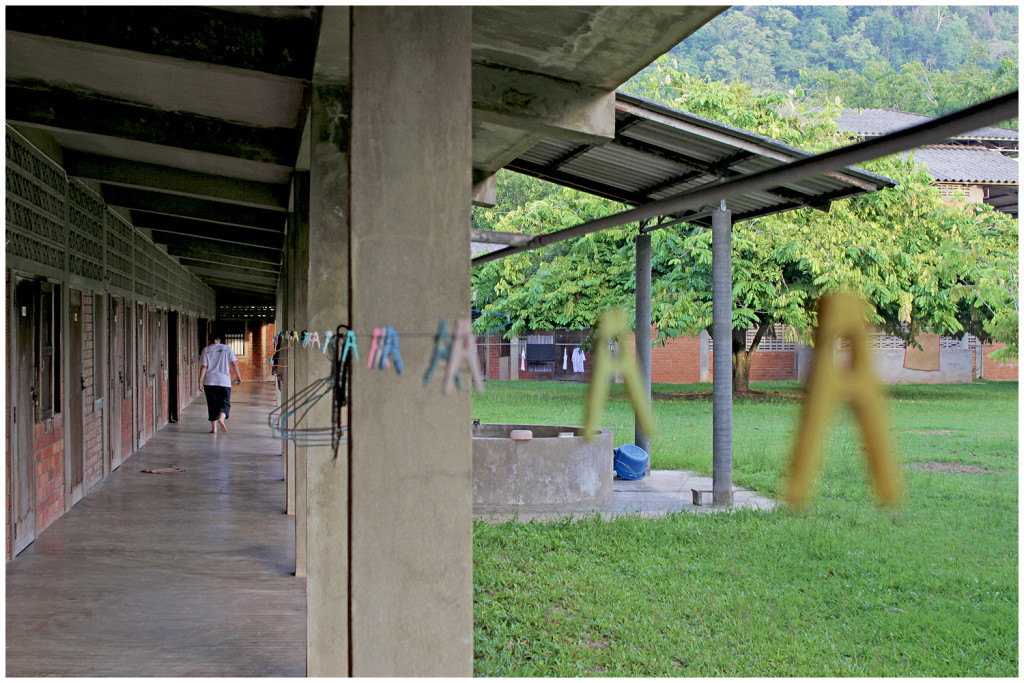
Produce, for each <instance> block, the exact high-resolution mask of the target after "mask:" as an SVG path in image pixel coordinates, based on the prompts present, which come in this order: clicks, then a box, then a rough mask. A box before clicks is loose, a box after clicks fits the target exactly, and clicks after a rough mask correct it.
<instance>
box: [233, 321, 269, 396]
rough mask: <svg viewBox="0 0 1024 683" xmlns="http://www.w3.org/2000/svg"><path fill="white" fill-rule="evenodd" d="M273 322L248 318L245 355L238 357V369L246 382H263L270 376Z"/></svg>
mask: <svg viewBox="0 0 1024 683" xmlns="http://www.w3.org/2000/svg"><path fill="white" fill-rule="evenodd" d="M273 338H274V323H268V322H264V321H261V320H250V321H248V322H247V323H246V326H245V348H246V351H247V353H246V355H244V356H242V357H240V358H239V359H238V370H239V371H240V372H241V373H242V379H243V380H244V381H246V382H264V381H266V380H269V379H270V378H271V375H270V356H271V355H273V351H272V349H271V346H272V340H273Z"/></svg>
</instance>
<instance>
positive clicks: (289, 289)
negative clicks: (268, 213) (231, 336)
mask: <svg viewBox="0 0 1024 683" xmlns="http://www.w3.org/2000/svg"><path fill="white" fill-rule="evenodd" d="M294 232H295V220H294V217H293V215H292V214H289V215H288V234H287V235H286V236H285V251H284V255H283V258H282V262H281V278H280V281H279V283H278V297H277V299H278V304H277V318H276V319H275V324H276V325H275V326H276V330H277V332H282V331H284V330H287V329H290V328H291V320H292V314H291V307H292V294H293V292H294V291H295V289H294V283H295V269H294V267H293V263H292V248H291V239H292V235H293V234H294ZM281 344H282V345H283V344H284V342H281ZM291 356H292V354H291V352H289V351H287V350H285V351H281V353H280V354H278V358H279V359H280V363H281V366H282V367H280V368H278V372H279V373H280V374H279V377H280V378H281V390H280V392H279V393H278V405H281V404H283V403H284V402H285V401H287V400H288V399H289V398H291V396H292V391H293V385H294V378H293V376H292V369H291V364H292V359H291ZM281 457H282V458H283V459H284V482H285V513H287V514H289V515H294V514H295V444H294V443H293V442H292V441H289V440H288V439H282V440H281Z"/></svg>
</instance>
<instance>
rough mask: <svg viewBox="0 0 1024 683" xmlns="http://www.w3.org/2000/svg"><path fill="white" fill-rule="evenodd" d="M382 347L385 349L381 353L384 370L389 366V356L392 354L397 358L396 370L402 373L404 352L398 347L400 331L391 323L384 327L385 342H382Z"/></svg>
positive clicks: (381, 366)
mask: <svg viewBox="0 0 1024 683" xmlns="http://www.w3.org/2000/svg"><path fill="white" fill-rule="evenodd" d="M381 348H382V349H383V350H382V351H381V354H380V368H381V369H382V370H383V369H384V368H386V367H388V356H390V357H392V358H394V359H395V372H397V373H398V374H399V375H401V374H402V352H401V351H400V350H399V349H398V332H397V331H396V330H395V328H393V327H391V326H390V325H388V326H387V327H386V328H384V342H383V343H382V344H381Z"/></svg>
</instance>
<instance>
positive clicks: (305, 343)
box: [299, 330, 309, 349]
mask: <svg viewBox="0 0 1024 683" xmlns="http://www.w3.org/2000/svg"><path fill="white" fill-rule="evenodd" d="M299 346H301V347H302V348H304V349H305V348H307V347H308V346H309V332H307V331H306V330H303V331H302V337H301V338H300V339H299Z"/></svg>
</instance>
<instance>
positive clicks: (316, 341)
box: [309, 332, 320, 349]
mask: <svg viewBox="0 0 1024 683" xmlns="http://www.w3.org/2000/svg"><path fill="white" fill-rule="evenodd" d="M313 344H316V348H318V349H319V348H320V333H319V332H314V333H313V336H312V337H311V338H310V340H309V348H313Z"/></svg>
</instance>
